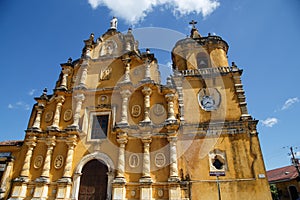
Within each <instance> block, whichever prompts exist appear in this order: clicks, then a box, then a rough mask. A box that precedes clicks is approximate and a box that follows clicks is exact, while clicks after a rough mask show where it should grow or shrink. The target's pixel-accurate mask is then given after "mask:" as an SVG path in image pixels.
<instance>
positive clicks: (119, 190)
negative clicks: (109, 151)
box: [113, 132, 128, 200]
mask: <svg viewBox="0 0 300 200" xmlns="http://www.w3.org/2000/svg"><path fill="white" fill-rule="evenodd" d="M117 142H118V143H119V144H120V146H119V157H118V166H117V176H116V178H115V179H114V180H113V199H114V200H121V199H125V197H126V189H125V183H126V180H125V178H124V173H125V146H126V144H127V142H128V139H127V133H124V132H119V133H118V138H117Z"/></svg>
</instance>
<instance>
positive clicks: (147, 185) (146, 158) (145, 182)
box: [139, 133, 152, 199]
mask: <svg viewBox="0 0 300 200" xmlns="http://www.w3.org/2000/svg"><path fill="white" fill-rule="evenodd" d="M149 134H150V133H149ZM149 134H148V133H147V134H146V135H147V136H145V137H143V138H142V142H143V144H144V146H143V147H144V153H143V171H142V178H141V179H140V180H139V182H140V184H141V186H140V187H141V188H140V199H152V186H151V184H152V179H151V176H150V143H151V142H152V139H151V136H149Z"/></svg>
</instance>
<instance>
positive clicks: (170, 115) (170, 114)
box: [165, 93, 176, 122]
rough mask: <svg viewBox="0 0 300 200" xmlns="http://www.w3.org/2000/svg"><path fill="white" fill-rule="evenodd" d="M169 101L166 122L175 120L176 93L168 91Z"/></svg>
mask: <svg viewBox="0 0 300 200" xmlns="http://www.w3.org/2000/svg"><path fill="white" fill-rule="evenodd" d="M165 97H166V99H167V101H168V119H166V122H175V121H176V118H175V112H174V99H175V94H173V93H168V94H166V95H165Z"/></svg>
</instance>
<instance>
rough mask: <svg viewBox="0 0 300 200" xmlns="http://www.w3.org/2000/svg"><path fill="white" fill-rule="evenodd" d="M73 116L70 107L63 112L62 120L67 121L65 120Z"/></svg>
mask: <svg viewBox="0 0 300 200" xmlns="http://www.w3.org/2000/svg"><path fill="white" fill-rule="evenodd" d="M72 117H73V111H72V109H67V110H66V111H65V112H64V120H65V121H66V122H67V121H70V120H71V119H72Z"/></svg>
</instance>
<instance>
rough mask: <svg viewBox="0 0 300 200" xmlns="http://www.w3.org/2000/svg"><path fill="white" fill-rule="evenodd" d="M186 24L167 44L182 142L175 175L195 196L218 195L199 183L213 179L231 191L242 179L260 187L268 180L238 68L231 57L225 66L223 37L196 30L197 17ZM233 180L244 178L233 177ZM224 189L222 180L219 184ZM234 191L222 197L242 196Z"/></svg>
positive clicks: (235, 188)
mask: <svg viewBox="0 0 300 200" xmlns="http://www.w3.org/2000/svg"><path fill="white" fill-rule="evenodd" d="M190 24H191V25H192V29H191V34H190V36H189V37H187V38H185V39H182V40H179V41H178V42H177V43H176V44H175V46H174V48H173V50H172V61H173V70H174V76H173V77H172V79H173V81H174V84H175V87H176V91H177V94H178V110H179V113H178V115H179V118H180V123H181V128H180V133H178V135H179V140H181V141H182V143H184V145H183V147H182V149H184V153H183V154H182V156H181V157H180V158H179V161H178V163H179V169H180V171H181V179H183V180H190V181H191V184H192V185H193V186H192V188H193V189H192V190H191V196H194V197H195V196H196V197H201V199H217V198H218V197H217V196H215V197H212V196H214V195H215V194H216V195H217V191H216V193H214V194H213V195H212V194H211V192H209V193H208V192H207V191H204V190H203V189H202V188H207V187H209V184H208V183H209V182H214V181H216V179H217V181H219V180H222V181H223V182H222V183H228V184H229V185H231V186H230V188H231V189H230V188H227V189H228V190H232V189H234V190H236V191H242V190H243V189H242V188H241V187H243V186H242V185H244V186H245V187H248V186H250V185H252V184H253V183H255V184H257V185H260V186H261V188H260V187H255V188H253V189H254V190H255V191H256V192H258V193H263V192H262V188H267V187H268V183H267V180H266V179H265V169H264V164H263V159H262V154H261V150H260V145H259V140H258V132H257V129H256V125H257V123H258V120H255V119H253V118H252V117H251V116H250V115H249V114H248V111H247V103H246V98H245V92H244V90H243V85H242V82H241V75H242V72H243V70H242V69H239V68H238V67H237V66H236V64H235V63H234V62H232V65H231V66H229V64H228V58H227V52H228V48H229V46H228V44H227V42H226V41H225V40H223V39H222V38H221V37H220V36H216V35H211V34H208V35H207V36H202V35H201V34H200V33H199V31H198V29H197V28H196V24H197V22H196V21H194V20H192V21H191V22H190ZM199 169H200V170H199ZM246 179H247V180H248V181H245V180H246ZM250 179H251V180H252V181H250ZM229 180H234V181H233V182H231V183H229ZM239 180H244V181H242V182H241V183H238V182H239ZM246 185H248V186H246ZM221 187H222V186H221ZM219 189H220V188H219ZM227 189H226V187H225V186H223V190H227ZM239 195H240V196H239V197H238V196H236V197H234V195H233V196H230V195H229V196H227V197H226V194H225V195H224V194H223V196H222V199H223V198H225V199H238V198H240V197H241V196H243V195H242V194H241V193H240V194H239ZM245 195H246V194H245ZM264 195H265V194H264ZM219 198H220V196H219ZM245 198H249V197H246V196H245ZM260 198H262V197H260ZM265 198H266V199H269V196H268V195H267V196H265ZM198 199H200V198H198Z"/></svg>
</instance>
